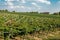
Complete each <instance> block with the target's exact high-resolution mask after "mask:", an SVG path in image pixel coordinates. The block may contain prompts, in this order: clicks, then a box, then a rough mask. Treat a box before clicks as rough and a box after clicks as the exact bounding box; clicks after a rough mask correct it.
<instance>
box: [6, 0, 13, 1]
mask: <svg viewBox="0 0 60 40" xmlns="http://www.w3.org/2000/svg"><path fill="white" fill-rule="evenodd" d="M5 1H14V0H5Z"/></svg>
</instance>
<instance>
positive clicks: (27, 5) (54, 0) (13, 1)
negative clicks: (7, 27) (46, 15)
mask: <svg viewBox="0 0 60 40" xmlns="http://www.w3.org/2000/svg"><path fill="white" fill-rule="evenodd" d="M0 9H8V10H10V11H13V10H15V11H20V12H26V11H28V12H30V11H38V12H51V13H52V12H59V11H60V0H0Z"/></svg>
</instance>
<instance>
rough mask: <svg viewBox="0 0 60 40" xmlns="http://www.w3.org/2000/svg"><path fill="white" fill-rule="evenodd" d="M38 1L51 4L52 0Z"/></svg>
mask: <svg viewBox="0 0 60 40" xmlns="http://www.w3.org/2000/svg"><path fill="white" fill-rule="evenodd" d="M37 1H38V2H42V3H46V4H51V2H50V1H48V0H37Z"/></svg>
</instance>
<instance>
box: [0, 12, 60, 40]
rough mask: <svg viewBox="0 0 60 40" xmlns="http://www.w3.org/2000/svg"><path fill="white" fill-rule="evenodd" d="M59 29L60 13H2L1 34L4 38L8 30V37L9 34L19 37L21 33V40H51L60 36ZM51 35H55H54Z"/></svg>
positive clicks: (0, 20)
mask: <svg viewBox="0 0 60 40" xmlns="http://www.w3.org/2000/svg"><path fill="white" fill-rule="evenodd" d="M59 29H60V15H52V14H49V15H47V14H32V13H31V14H30V13H29V14H28V13H8V12H7V13H4V12H3V13H0V32H1V34H0V35H1V37H2V38H4V33H5V32H7V33H8V35H7V33H6V35H5V36H6V38H7V37H8V36H9V35H10V37H11V38H15V37H18V35H19V37H18V38H20V37H21V40H23V39H26V40H39V39H40V40H42V39H46V38H47V39H46V40H49V39H55V38H60V34H59V33H60V32H59V33H58V31H60V30H59ZM52 32H54V33H52ZM55 32H56V34H55ZM49 34H50V35H49ZM32 35H33V36H32ZM51 35H54V36H53V37H52V36H51ZM35 38H36V39H35ZM8 40H9V39H8Z"/></svg>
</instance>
